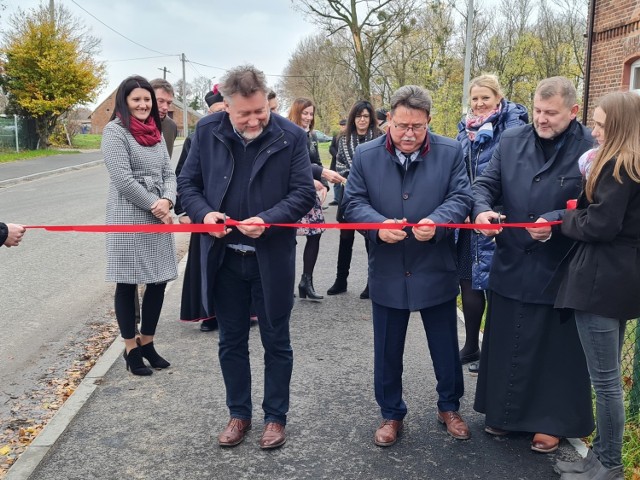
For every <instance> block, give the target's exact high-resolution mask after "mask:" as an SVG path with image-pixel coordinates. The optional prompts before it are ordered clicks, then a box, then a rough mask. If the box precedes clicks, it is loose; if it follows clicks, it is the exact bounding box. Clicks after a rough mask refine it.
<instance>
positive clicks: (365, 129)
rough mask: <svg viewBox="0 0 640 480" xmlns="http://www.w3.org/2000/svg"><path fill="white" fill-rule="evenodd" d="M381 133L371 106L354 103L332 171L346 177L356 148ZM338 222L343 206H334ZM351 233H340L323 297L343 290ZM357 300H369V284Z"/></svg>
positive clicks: (350, 253)
mask: <svg viewBox="0 0 640 480" xmlns="http://www.w3.org/2000/svg"><path fill="white" fill-rule="evenodd" d="M383 134H384V133H383V132H382V131H381V130H380V129H379V128H378V121H377V118H376V112H375V110H374V109H373V105H371V103H370V102H367V101H366V100H360V101H358V102H356V103H355V104H354V105H353V107H351V111H350V112H349V118H348V119H347V129H346V130H345V132H344V135H341V136H340V140H339V141H338V153H337V155H336V169H337V171H338V173H339V174H340V175H342V176H343V177H345V178H347V177H348V176H349V172H350V171H351V159H352V158H353V153H354V152H355V150H356V147H357V146H358V145H360V144H361V143H365V142H368V141H369V140H373V139H374V138H377V137H379V136H380V135H383ZM337 220H338V222H340V223H342V222H344V206H343V205H339V206H338V214H337ZM354 240H355V231H354V230H340V243H339V246H338V272H337V274H336V281H335V282H334V283H333V285H332V286H331V287H330V288H329V290H327V295H337V294H339V293H344V292H346V291H347V277H348V276H349V268H350V267H351V257H352V256H353V242H354ZM365 247H366V248H367V252H368V251H369V244H368V240H367V239H366V238H365ZM360 298H362V299H366V298H369V285H368V284H367V286H366V287H365V289H364V290H363V291H362V293H361V294H360Z"/></svg>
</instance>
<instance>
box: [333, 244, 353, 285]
mask: <svg viewBox="0 0 640 480" xmlns="http://www.w3.org/2000/svg"><path fill="white" fill-rule="evenodd" d="M353 240H354V238H353V237H343V236H342V235H341V236H340V243H339V245H338V273H337V275H336V281H335V282H333V285H332V286H331V287H330V288H329V290H327V295H338V294H339V293H344V292H346V291H347V278H348V277H349V268H350V267H351V257H352V256H353Z"/></svg>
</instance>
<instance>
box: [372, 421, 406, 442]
mask: <svg viewBox="0 0 640 480" xmlns="http://www.w3.org/2000/svg"><path fill="white" fill-rule="evenodd" d="M402 427H404V422H403V421H402V420H386V419H385V420H383V421H382V423H381V424H380V427H378V429H377V430H376V435H375V437H374V438H373V443H375V444H376V445H378V446H379V447H390V446H391V445H393V444H394V443H396V442H397V441H398V437H399V436H400V433H401V432H402Z"/></svg>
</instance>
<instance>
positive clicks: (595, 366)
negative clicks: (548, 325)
mask: <svg viewBox="0 0 640 480" xmlns="http://www.w3.org/2000/svg"><path fill="white" fill-rule="evenodd" d="M575 314H576V326H577V328H578V335H579V336H580V342H581V343H582V348H583V349H584V354H585V357H586V359H587V368H588V369H589V376H590V377H591V383H592V385H593V388H594V390H595V392H596V436H595V438H594V440H593V453H595V454H596V456H597V457H598V459H599V460H600V462H601V463H602V465H604V466H605V467H606V468H609V469H611V468H614V467H618V466H620V465H622V434H623V432H624V403H623V394H622V383H621V372H620V360H621V358H622V345H623V343H624V329H625V327H626V323H627V321H626V320H618V319H616V318H607V317H601V316H600V315H595V314H592V313H587V312H581V311H578V310H576V312H575Z"/></svg>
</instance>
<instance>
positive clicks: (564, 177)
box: [472, 120, 593, 305]
mask: <svg viewBox="0 0 640 480" xmlns="http://www.w3.org/2000/svg"><path fill="white" fill-rule="evenodd" d="M591 147H593V137H591V133H590V131H589V130H588V129H587V128H586V127H584V126H582V125H580V124H579V123H578V122H576V121H575V120H574V121H572V122H571V124H570V125H569V127H568V130H567V131H566V133H565V138H564V143H563V145H562V147H561V148H560V150H559V151H558V152H557V153H556V154H555V155H554V156H553V157H552V158H550V159H549V160H545V156H544V153H543V151H542V148H541V147H540V145H539V144H538V142H537V140H536V134H535V132H534V129H533V125H525V126H522V127H516V128H510V129H508V130H505V131H504V132H503V133H502V137H501V138H500V143H499V144H498V147H497V148H496V150H495V151H494V153H493V157H492V158H491V160H490V162H489V165H487V168H485V170H484V172H483V173H482V175H480V176H479V177H478V178H477V179H476V181H475V183H474V184H473V187H472V188H473V196H474V200H475V203H474V206H473V219H475V218H476V216H477V215H478V214H479V213H481V212H485V211H487V210H492V209H493V208H494V207H495V206H496V205H503V210H502V213H503V214H505V215H506V217H507V218H506V221H507V222H515V223H520V222H535V221H536V220H537V219H538V218H540V217H543V218H545V219H547V220H550V221H551V220H561V219H562V214H563V213H564V209H565V207H566V203H567V200H569V199H571V198H577V197H578V195H579V194H580V190H581V188H582V175H581V174H580V170H579V169H578V158H579V157H580V155H581V154H582V153H584V152H585V151H587V150H589V149H590V148H591ZM495 239H496V251H495V253H494V255H493V264H492V265H491V273H490V275H489V288H490V289H491V290H493V291H495V292H497V293H499V294H500V295H502V296H504V297H507V298H510V299H513V300H519V301H521V302H526V303H537V304H546V305H553V302H554V299H555V292H554V291H553V290H550V289H548V288H546V287H547V285H548V284H549V282H550V280H551V278H552V276H553V273H554V272H555V270H556V268H557V267H558V265H559V264H560V262H561V261H562V258H563V257H564V256H565V255H566V253H567V252H568V251H569V248H571V245H572V241H571V240H570V239H568V238H567V237H564V236H563V235H561V233H560V229H559V228H557V227H554V228H553V230H552V236H551V239H550V240H549V241H547V242H544V243H543V242H538V241H536V240H533V239H532V238H531V235H529V233H528V232H527V231H526V230H525V229H522V228H505V229H504V230H503V231H502V233H500V234H499V235H497V236H496V237H495Z"/></svg>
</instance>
